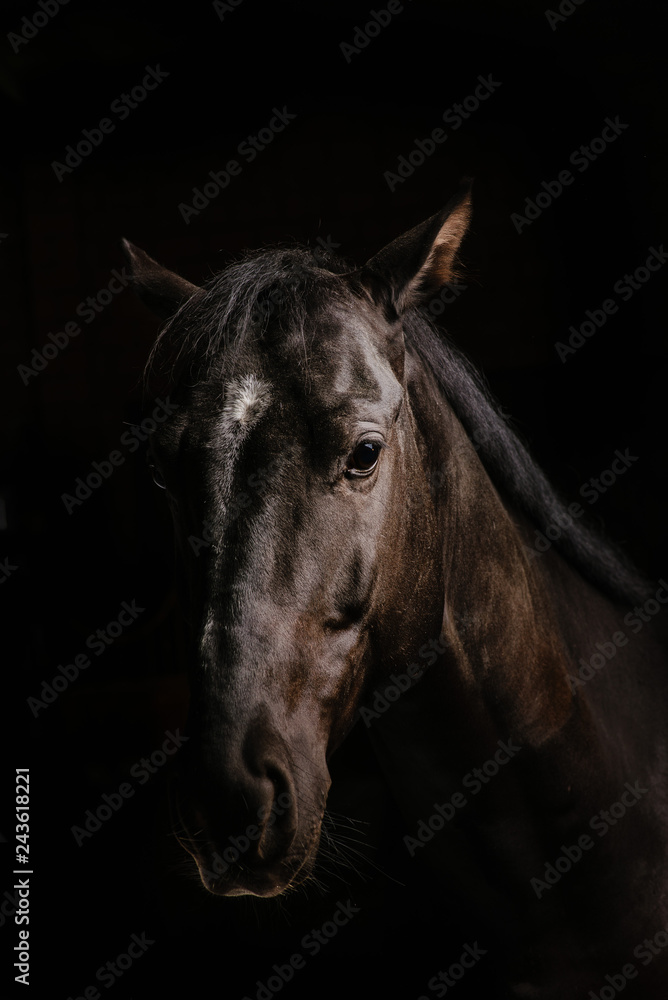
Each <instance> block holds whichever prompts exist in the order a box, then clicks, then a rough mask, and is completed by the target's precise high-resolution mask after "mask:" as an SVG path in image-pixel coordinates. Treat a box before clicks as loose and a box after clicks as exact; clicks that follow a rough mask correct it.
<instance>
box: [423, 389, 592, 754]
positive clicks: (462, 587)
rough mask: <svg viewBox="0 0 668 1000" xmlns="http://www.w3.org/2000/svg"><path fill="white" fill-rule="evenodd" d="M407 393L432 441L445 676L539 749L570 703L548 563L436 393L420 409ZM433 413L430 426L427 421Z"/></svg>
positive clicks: (498, 721)
mask: <svg viewBox="0 0 668 1000" xmlns="http://www.w3.org/2000/svg"><path fill="white" fill-rule="evenodd" d="M423 389H424V386H423ZM432 391H434V390H433V388H432ZM414 400H415V402H417V403H418V404H419V405H420V410H421V412H419V413H418V412H417V409H416V408H415V407H414V413H415V420H416V431H417V434H418V435H422V436H423V437H425V438H426V439H427V440H431V441H432V442H433V441H436V442H438V444H437V446H436V448H435V449H434V448H433V447H432V448H431V449H430V450H429V453H430V455H431V456H432V458H431V460H432V462H433V465H432V469H431V470H430V473H429V475H430V476H431V479H432V483H433V484H434V487H433V488H432V496H433V501H434V505H435V507H436V521H437V523H438V524H439V526H440V532H441V539H440V546H441V549H442V552H443V580H444V593H443V595H442V597H443V625H442V637H443V642H444V643H445V646H446V654H445V660H446V661H447V664H448V669H447V674H448V675H449V676H450V677H452V676H453V675H455V676H456V677H457V678H458V680H459V684H460V686H461V689H462V695H463V696H465V697H467V698H468V700H471V699H473V700H474V701H475V702H476V703H477V704H478V707H479V709H480V711H481V712H482V713H483V715H485V716H486V717H488V719H489V721H490V723H491V724H493V725H494V726H495V727H500V728H501V729H503V730H505V732H513V733H515V734H517V736H518V737H519V738H522V739H523V740H524V741H525V742H526V743H527V744H529V745H534V746H540V745H542V744H544V743H545V742H546V741H548V740H549V739H550V738H551V737H552V736H553V735H554V734H555V733H556V732H558V731H559V729H560V728H561V727H562V726H563V725H564V723H565V721H566V719H567V718H568V717H569V715H570V714H571V712H572V701H573V695H572V691H571V687H570V684H569V679H568V678H569V659H568V655H567V653H566V648H565V645H564V637H563V631H562V628H561V624H560V621H559V609H558V607H557V606H556V604H555V602H554V600H553V597H552V594H551V587H550V584H551V564H548V562H547V561H544V562H542V563H541V562H540V561H539V560H536V561H533V560H531V559H529V558H528V556H527V548H526V541H527V536H526V534H525V531H524V529H523V527H522V525H521V523H520V522H519V519H518V518H517V517H516V516H515V515H514V514H513V513H512V512H511V511H510V510H509V509H508V508H507V507H506V506H505V505H504V503H503V501H502V499H501V497H500V496H499V493H498V492H497V490H496V489H495V487H494V485H493V484H492V482H491V480H490V479H489V476H488V475H487V473H486V471H485V469H484V467H483V465H482V463H481V461H480V459H479V457H478V455H477V453H476V450H475V448H474V447H473V445H472V443H471V441H470V440H469V438H468V436H467V434H466V433H465V431H464V429H463V427H462V425H461V424H460V423H459V421H458V420H457V418H456V417H455V415H454V413H453V412H452V410H451V409H450V408H449V407H444V406H443V403H442V400H441V402H440V405H439V406H438V407H437V408H436V409H433V408H429V407H427V413H426V414H425V407H424V403H425V397H424V395H423V396H422V397H421V398H420V400H419V401H418V400H417V399H416V398H415V396H414ZM434 420H437V421H438V423H439V424H440V427H439V428H438V429H437V428H436V427H434V426H429V424H430V422H432V421H434ZM444 424H445V426H444ZM426 451H427V449H424V448H423V449H422V453H423V454H424V453H425V452H426ZM436 471H437V472H438V475H437V476H436V475H435V472H436ZM573 575H574V576H575V575H576V574H573Z"/></svg>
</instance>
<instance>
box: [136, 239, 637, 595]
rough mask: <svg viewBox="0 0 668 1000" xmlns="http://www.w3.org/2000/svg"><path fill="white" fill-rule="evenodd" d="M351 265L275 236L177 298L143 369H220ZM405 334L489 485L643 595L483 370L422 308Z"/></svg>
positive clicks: (567, 547) (605, 584) (604, 580)
mask: <svg viewBox="0 0 668 1000" xmlns="http://www.w3.org/2000/svg"><path fill="white" fill-rule="evenodd" d="M349 270H350V267H349V266H348V265H347V264H346V263H345V262H343V261H341V260H340V259H337V258H334V257H332V256H330V255H329V254H325V253H324V252H321V251H320V250H317V251H315V250H310V249H308V248H306V247H299V246H297V247H294V246H293V247H286V246H280V247H277V248H272V249H264V250H259V251H253V252H251V253H247V254H246V255H244V256H243V257H242V258H241V259H240V260H239V261H236V262H235V263H233V264H231V265H230V266H228V267H227V268H226V269H225V270H224V271H222V272H220V273H219V274H217V275H215V276H214V277H212V278H211V279H210V280H209V281H208V282H206V284H205V285H204V286H203V287H202V288H201V290H200V291H199V293H197V294H196V295H195V296H193V297H192V298H191V299H189V300H188V301H187V302H185V303H184V304H183V305H182V306H181V307H180V309H179V310H178V311H177V312H176V313H175V315H174V316H173V317H172V318H171V319H170V320H169V321H168V322H167V324H166V325H165V326H164V327H163V329H162V330H161V332H160V335H159V337H158V338H157V340H156V343H155V346H154V348H153V351H152V352H151V356H150V358H149V362H148V365H147V376H148V374H150V373H151V372H152V371H155V370H156V369H158V368H162V369H163V370H168V371H169V377H170V379H171V380H172V382H174V383H179V382H180V381H181V380H182V379H183V378H186V379H187V381H188V382H191V383H192V382H193V381H195V382H197V381H199V380H201V379H203V378H205V377H206V375H207V374H208V373H209V372H210V371H211V370H212V369H214V368H215V369H216V371H219V370H220V365H221V364H224V358H225V353H226V352H227V351H229V350H230V349H232V350H234V351H236V350H238V349H241V348H243V345H244V344H246V343H248V342H249V341H251V340H253V341H254V340H257V339H259V338H261V337H262V335H263V333H264V331H265V330H266V328H267V326H268V324H269V322H270V320H271V319H272V317H273V319H274V321H278V322H280V325H281V326H282V327H283V328H285V329H287V328H290V329H292V330H297V331H299V330H304V327H305V321H306V318H307V315H308V306H309V300H310V298H311V293H312V291H313V290H314V289H315V288H316V287H317V289H318V290H319V291H322V290H323V289H325V288H328V290H329V292H330V293H331V294H332V295H340V296H341V298H348V299H349V296H350V292H349V290H348V288H347V286H346V285H345V283H344V282H342V281H341V278H340V275H341V274H343V273H345V272H346V271H349ZM403 326H404V331H405V335H406V338H407V342H408V343H409V344H410V345H411V346H412V347H413V348H414V350H415V351H416V353H417V354H418V355H419V357H420V358H421V359H422V361H423V362H424V364H425V365H427V366H428V367H429V368H431V370H432V371H433V372H434V374H435V376H436V378H437V380H438V382H439V384H440V385H441V387H442V389H443V393H444V395H445V397H446V398H447V400H448V402H449V404H450V405H451V406H452V408H453V410H454V412H455V414H456V415H457V417H458V419H459V420H460V422H461V423H462V425H463V427H464V429H465V430H466V432H467V434H468V435H469V437H470V438H471V439H472V440H473V441H475V442H476V443H477V446H478V454H479V456H480V459H481V461H482V463H483V465H484V466H485V469H486V471H487V472H488V474H489V476H490V478H491V480H492V482H493V483H494V486H495V487H496V488H497V489H498V490H499V492H500V493H501V494H503V495H504V496H505V497H506V498H507V499H508V500H509V501H510V502H511V503H512V504H513V505H514V506H515V507H516V508H517V509H518V510H519V511H521V512H522V513H524V514H525V515H527V516H528V517H529V518H530V520H531V521H532V522H533V523H534V524H535V525H536V527H537V528H538V529H539V530H540V531H542V532H544V531H545V530H546V529H547V528H549V527H550V526H552V525H560V524H566V523H567V524H568V527H566V528H563V529H561V531H562V533H561V535H560V537H559V538H558V539H557V540H556V541H555V542H554V545H555V547H556V548H557V549H558V550H559V551H560V552H562V553H563V555H564V556H565V557H566V558H567V559H568V560H569V561H570V562H571V563H572V564H573V565H574V566H575V567H576V568H577V569H578V570H579V571H580V573H581V574H582V576H584V577H585V578H586V579H588V580H589V581H590V582H591V583H593V584H594V585H595V586H597V587H598V588H599V589H600V590H602V591H603V592H604V593H606V594H608V595H609V596H610V597H612V598H613V599H615V600H621V601H622V602H623V603H627V602H629V601H630V602H636V601H638V600H642V599H644V598H645V597H646V596H647V592H648V584H647V583H646V581H644V580H643V579H642V577H640V576H639V574H638V573H637V571H636V570H635V569H634V568H633V567H632V566H631V565H630V563H629V562H628V561H627V559H626V557H625V555H624V554H623V553H622V552H620V551H619V550H618V549H617V548H616V547H615V546H614V545H612V544H611V543H609V542H608V541H607V540H604V539H602V538H601V537H600V536H599V535H598V533H597V532H596V531H595V529H594V528H593V527H591V526H590V525H586V524H584V523H582V522H581V521H575V520H573V518H571V517H570V516H569V515H568V511H567V504H566V503H564V501H563V500H562V499H561V498H560V497H559V495H558V494H557V492H556V491H555V490H554V488H553V487H552V486H551V485H550V483H549V482H548V480H547V478H546V477H545V475H544V474H543V472H542V471H541V469H540V468H539V467H538V465H537V464H536V463H535V462H534V460H533V459H532V458H531V456H530V454H529V452H528V450H527V448H526V447H525V445H524V444H523V443H522V441H521V440H520V438H519V437H518V435H517V433H516V432H515V431H514V430H512V429H511V427H510V426H509V424H508V422H507V421H506V420H504V419H503V417H502V416H501V414H500V412H499V407H498V406H497V404H496V403H495V401H494V399H493V397H492V395H491V393H490V391H489V389H488V387H487V385H486V384H485V381H484V379H483V377H482V376H481V375H480V373H479V372H478V371H477V370H476V369H475V367H474V366H473V365H472V363H471V362H470V361H469V360H468V358H467V357H466V356H465V355H464V354H463V353H462V352H461V351H460V350H459V349H458V348H456V347H455V346H454V345H453V344H452V343H451V342H450V341H449V340H448V339H447V337H445V336H444V334H443V333H442V331H440V330H439V329H438V328H436V327H435V326H434V324H433V322H432V321H431V319H430V318H429V317H428V316H427V315H426V314H425V313H424V312H422V311H421V310H417V309H411V310H409V311H408V313H407V314H406V315H405V317H404V322H403Z"/></svg>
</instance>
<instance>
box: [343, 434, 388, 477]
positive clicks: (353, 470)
mask: <svg viewBox="0 0 668 1000" xmlns="http://www.w3.org/2000/svg"><path fill="white" fill-rule="evenodd" d="M380 452H381V446H380V445H379V444H378V442H377V441H361V442H360V443H359V444H358V445H357V447H356V448H355V450H354V452H353V453H352V455H351V456H350V458H349V459H348V467H347V469H346V472H348V474H349V475H351V476H368V475H369V474H370V473H371V472H373V470H374V469H375V468H376V465H377V464H378V458H379V456H380Z"/></svg>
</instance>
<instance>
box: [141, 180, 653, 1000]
mask: <svg viewBox="0 0 668 1000" xmlns="http://www.w3.org/2000/svg"><path fill="white" fill-rule="evenodd" d="M471 204H472V202H471V188H470V184H468V183H464V184H462V186H461V187H460V188H459V189H458V190H457V191H456V193H455V194H454V196H453V197H452V198H451V200H450V201H449V202H448V204H447V205H446V206H445V207H444V208H443V209H442V210H440V211H439V212H437V213H436V214H434V215H432V216H431V217H430V218H428V219H426V221H424V222H422V223H420V224H419V225H417V226H415V228H413V229H411V230H410V231H409V232H407V233H404V234H403V235H401V236H399V237H398V238H396V239H395V240H393V241H392V242H391V243H390V244H389V245H387V246H385V247H384V248H383V249H381V250H380V251H379V252H377V253H376V254H375V255H374V256H373V257H372V258H371V259H370V260H368V261H367V262H366V263H365V264H364V265H362V266H359V265H356V264H352V265H351V263H350V262H344V261H342V260H339V259H338V258H336V257H334V256H333V255H331V254H329V253H328V252H327V253H325V252H323V251H320V250H318V251H313V250H310V249H309V248H308V247H304V246H286V245H279V246H277V247H274V248H268V249H261V250H259V251H253V252H247V253H246V254H245V255H244V256H243V257H242V258H241V259H239V260H237V261H235V262H233V263H231V264H230V265H229V266H227V267H226V268H225V269H224V270H223V271H221V272H220V273H217V274H215V275H214V276H213V277H212V278H210V279H209V280H208V281H207V282H206V283H205V284H203V285H202V286H197V285H194V284H192V283H190V282H189V281H187V280H186V279H184V278H182V277H180V276H179V275H177V274H176V273H174V272H172V271H170V270H168V269H167V268H165V267H163V266H162V265H160V264H158V263H157V262H156V261H155V260H153V259H152V258H151V257H149V256H148V254H146V253H145V252H144V251H143V250H140V249H139V248H138V247H136V246H134V245H133V244H131V243H130V242H128V241H124V242H123V246H124V252H125V255H126V257H127V260H128V266H129V269H130V273H131V284H132V287H133V288H134V290H135V292H136V293H137V294H138V295H139V297H140V298H141V299H142V300H143V301H144V302H145V304H146V305H148V306H149V307H150V308H151V309H152V310H153V311H154V312H155V313H156V314H157V316H158V317H159V318H160V319H161V320H162V321H163V326H162V328H161V330H160V333H159V335H158V337H157V339H156V341H155V344H154V347H153V350H152V352H151V357H150V360H149V365H148V367H149V370H150V371H153V372H155V371H162V372H163V374H165V373H166V377H167V378H168V380H169V385H170V399H172V400H173V401H174V404H175V405H174V407H173V411H174V412H173V414H172V416H170V418H169V420H167V421H166V422H165V423H164V424H162V425H161V426H160V427H159V428H158V429H157V430H156V431H155V433H154V434H153V435H152V436H151V440H150V464H151V466H152V469H153V474H154V478H155V480H156V483H157V484H158V486H160V487H161V488H163V489H164V491H165V495H166V497H167V501H168V503H169V506H170V508H171V513H172V517H173V522H174V528H175V537H176V545H177V548H178V550H179V553H180V562H179V565H180V567H181V569H180V573H179V586H180V589H181V601H182V605H183V609H184V615H185V617H186V619H187V621H188V624H189V628H190V631H191V635H192V658H191V661H192V662H191V663H190V664H189V666H188V670H189V683H190V705H189V730H188V731H189V734H190V743H189V747H188V766H187V769H186V773H185V775H184V777H183V778H182V780H181V782H180V784H179V788H178V792H177V796H176V802H177V805H176V808H177V813H178V820H179V824H180V833H179V839H180V841H181V843H182V845H183V847H185V849H186V850H187V851H188V853H189V854H190V855H191V856H192V858H194V860H195V862H196V864H197V867H198V872H199V874H200V877H201V880H202V883H203V885H204V886H205V887H206V889H207V890H209V892H211V893H213V894H216V895H219V896H223V897H234V896H240V895H246V896H248V895H250V896H254V897H260V898H265V899H269V898H272V897H276V896H281V895H283V894H285V893H287V892H289V891H291V890H292V889H294V887H295V886H298V885H300V884H303V883H304V882H306V881H308V879H309V878H310V877H311V873H312V872H313V870H314V865H315V863H316V859H317V856H318V850H319V844H320V841H321V835H322V829H323V816H324V814H325V808H326V803H327V800H328V793H329V789H330V784H331V777H330V773H329V764H330V761H331V758H332V755H333V754H334V753H335V751H336V750H337V748H339V747H340V746H341V745H342V743H343V742H344V741H345V740H346V738H347V737H348V736H349V734H350V733H351V731H352V730H353V727H355V726H357V727H364V729H365V730H366V732H367V735H368V738H369V740H370V742H371V745H372V747H373V752H374V754H375V756H376V758H377V761H378V763H379V765H380V768H381V771H382V774H383V780H384V781H385V782H386V784H387V787H388V789H389V791H390V793H391V795H392V798H393V800H394V802H395V803H396V804H397V806H398V808H399V809H400V811H401V815H402V817H403V822H404V824H405V837H404V841H405V844H406V848H407V850H408V851H409V853H410V854H412V855H415V863H416V864H417V863H419V864H420V865H426V866H427V868H428V870H429V871H430V872H432V873H433V877H434V879H435V880H436V881H437V883H438V884H440V885H442V886H444V887H447V892H448V894H449V895H450V897H451V898H455V899H458V900H460V901H461V905H462V907H465V908H466V910H467V912H469V913H472V914H474V915H475V916H476V917H477V918H478V919H479V920H480V925H481V926H484V927H485V928H487V933H488V938H487V939H486V940H488V941H493V942H494V946H493V948H492V949H491V950H492V951H493V959H484V960H485V961H492V960H493V962H494V963H495V964H494V968H495V976H496V980H495V981H496V983H497V984H498V986H497V990H496V994H495V995H496V996H499V997H501V996H509V997H517V998H528V997H540V998H541V1000H552V998H554V1000H557V998H558V1000H563V998H564V997H567V996H568V997H571V996H582V997H585V996H587V990H589V991H590V993H589V996H594V997H602V998H606V997H611V996H614V995H616V992H619V991H621V990H622V989H626V990H627V991H628V994H629V995H633V994H634V990H638V991H639V992H638V993H637V995H640V996H643V997H651V998H654V997H656V998H658V997H664V996H665V989H666V983H667V982H668V947H666V945H667V944H668V933H667V928H668V854H667V837H666V834H667V833H668V810H667V805H666V789H667V788H668V782H667V780H666V779H667V768H668V763H667V756H666V741H665V732H666V719H667V718H668V683H667V678H668V674H667V673H666V653H665V648H666V642H665V640H666V627H665V619H666V618H668V615H666V613H665V611H663V605H665V604H666V602H668V587H667V586H666V585H665V584H664V583H663V582H662V583H661V584H660V585H659V586H658V587H657V586H656V585H654V584H652V585H650V584H649V583H648V581H646V580H645V579H644V578H643V577H642V576H641V575H640V574H639V573H638V572H637V571H636V570H635V569H634V568H633V566H632V565H631V564H630V563H629V561H628V560H627V558H626V557H625V555H624V554H623V553H622V551H621V550H619V549H617V548H616V547H615V546H613V545H612V544H611V543H609V542H608V541H607V540H604V539H603V537H602V536H600V534H599V532H598V531H597V530H594V529H593V528H592V527H591V526H588V525H587V524H586V523H585V519H583V518H581V517H579V516H578V515H577V513H576V511H575V509H574V507H577V506H578V505H577V504H576V505H572V504H571V505H567V503H566V502H565V501H564V500H563V499H561V497H560V496H559V495H558V494H557V492H556V491H555V490H554V489H553V488H552V486H551V485H550V484H549V483H548V481H547V479H546V477H545V475H544V474H543V472H542V471H541V470H540V468H539V467H538V466H537V464H536V463H535V462H534V460H533V459H532V458H531V457H530V455H529V452H528V450H527V448H526V447H525V445H524V444H523V443H522V441H521V440H520V437H519V436H518V434H517V433H516V432H515V431H514V430H513V428H512V427H511V425H510V423H509V421H508V420H507V419H506V415H505V414H504V413H502V412H500V411H499V408H498V407H497V405H496V404H495V402H494V400H493V398H492V396H491V394H490V393H489V391H488V389H487V387H486V384H485V382H484V379H483V378H482V376H481V375H480V374H479V373H478V372H477V370H476V369H475V368H474V366H473V365H472V364H471V363H470V362H469V361H468V360H467V358H466V356H465V355H464V354H463V353H462V352H461V351H460V350H459V349H458V348H456V347H455V346H454V345H453V344H452V343H451V342H450V341H449V339H448V338H447V337H446V336H445V335H444V334H443V333H442V332H441V331H439V330H438V328H437V327H436V326H435V325H434V323H433V321H432V320H431V319H430V317H429V314H428V310H427V309H426V306H427V304H428V303H429V301H430V297H431V296H434V295H435V294H437V293H438V292H439V290H441V289H442V288H443V287H444V286H446V285H448V284H452V283H453V282H455V281H456V280H458V275H459V274H460V271H459V267H460V265H459V259H460V258H459V254H460V247H461V243H462V240H463V239H464V237H465V234H466V232H467V229H468V226H469V220H470V215H471ZM624 458H625V454H624V453H622V452H619V461H621V462H623V461H624ZM580 513H582V509H581V508H580ZM356 731H357V730H356ZM232 843H234V844H235V845H236V846H235V848H234V850H233V851H230V844H232ZM481 948H482V945H481ZM469 957H470V956H469ZM471 961H473V960H472V959H471ZM480 961H481V962H482V961H483V959H482V958H481V959H480ZM464 965H465V966H466V965H467V963H464ZM429 988H430V990H432V991H436V990H437V988H439V989H441V990H443V989H445V987H444V986H443V985H442V984H441V983H440V982H438V983H435V984H434V985H433V984H432V983H431V982H430V986H429ZM606 991H607V992H606ZM437 995H441V996H442V995H444V993H443V992H440V993H438V994H437Z"/></svg>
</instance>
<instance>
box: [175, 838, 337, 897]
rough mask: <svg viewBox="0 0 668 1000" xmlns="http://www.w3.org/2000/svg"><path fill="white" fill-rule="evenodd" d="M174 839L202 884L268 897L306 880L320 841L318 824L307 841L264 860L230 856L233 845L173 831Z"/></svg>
mask: <svg viewBox="0 0 668 1000" xmlns="http://www.w3.org/2000/svg"><path fill="white" fill-rule="evenodd" d="M175 836H176V839H177V841H178V842H179V844H180V845H181V847H183V848H184V850H185V851H187V852H188V854H190V856H191V857H192V858H193V859H194V861H195V864H196V865H197V869H198V873H199V877H200V880H201V882H202V885H203V886H204V888H205V889H207V891H208V892H210V893H213V895H215V896H259V897H263V898H271V897H272V896H280V895H282V894H283V893H285V892H289V891H290V890H291V889H295V888H296V887H297V886H299V885H301V884H302V883H303V882H305V881H307V880H308V879H309V877H310V875H311V872H312V871H313V868H314V866H315V858H316V854H317V852H318V845H319V842H320V825H319V824H317V830H316V831H315V836H314V837H312V838H311V841H310V843H309V844H308V845H305V846H304V847H302V848H301V849H296V848H295V849H293V850H291V851H290V853H289V854H288V855H286V856H285V857H284V858H274V859H272V860H271V861H270V862H267V863H266V864H258V863H257V862H254V863H252V862H251V863H249V862H248V860H245V859H244V856H243V855H241V857H238V858H236V859H235V858H234V854H236V853H238V852H237V851H236V848H235V849H233V851H232V852H230V845H228V846H227V847H225V848H216V847H215V845H213V844H211V843H207V844H203V843H201V842H200V843H196V842H195V838H191V837H190V836H189V835H184V834H181V835H179V834H175Z"/></svg>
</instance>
